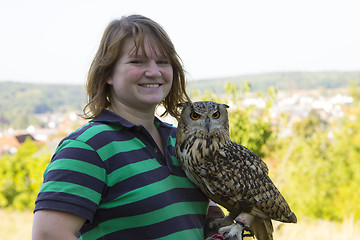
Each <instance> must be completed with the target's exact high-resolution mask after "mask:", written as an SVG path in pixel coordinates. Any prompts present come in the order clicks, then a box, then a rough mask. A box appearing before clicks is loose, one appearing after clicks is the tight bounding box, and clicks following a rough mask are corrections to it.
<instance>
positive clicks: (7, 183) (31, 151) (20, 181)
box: [0, 139, 50, 210]
mask: <svg viewBox="0 0 360 240" xmlns="http://www.w3.org/2000/svg"><path fill="white" fill-rule="evenodd" d="M49 159H50V153H49V151H48V150H46V149H45V148H41V147H39V146H38V145H37V144H36V143H35V142H34V141H32V140H30V139H27V140H26V141H25V142H24V144H23V145H22V146H21V148H20V149H19V150H18V152H17V153H15V154H14V155H8V154H5V155H4V156H2V157H1V158H0V166H1V170H0V179H1V182H0V208H12V209H17V210H24V209H33V208H34V203H35V199H36V196H37V193H38V192H39V190H40V187H41V184H42V176H43V172H44V170H45V167H46V165H47V164H48V162H49Z"/></svg>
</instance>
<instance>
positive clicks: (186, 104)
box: [177, 102, 191, 108]
mask: <svg viewBox="0 0 360 240" xmlns="http://www.w3.org/2000/svg"><path fill="white" fill-rule="evenodd" d="M190 105H191V102H183V103H178V105H177V106H178V107H182V108H183V107H185V106H190Z"/></svg>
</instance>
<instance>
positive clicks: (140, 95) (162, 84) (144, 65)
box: [107, 37, 173, 111]
mask: <svg viewBox="0 0 360 240" xmlns="http://www.w3.org/2000/svg"><path fill="white" fill-rule="evenodd" d="M144 50H145V51H144V52H143V49H142V48H141V47H140V48H139V50H138V52H137V53H136V52H135V44H134V41H133V39H132V38H129V39H127V40H125V43H124V45H123V48H122V51H121V54H120V57H119V59H118V60H117V62H116V65H115V67H114V71H113V74H112V75H111V77H110V78H109V79H108V81H107V83H108V84H109V85H111V86H112V88H111V106H112V107H118V106H119V107H121V106H126V107H129V108H131V109H135V110H139V111H142V110H149V109H152V110H155V107H156V105H158V104H159V103H160V102H162V100H163V99H164V98H165V97H166V96H167V95H168V94H169V92H170V89H171V86H172V81H173V68H172V66H171V64H170V60H169V59H168V58H167V57H166V56H163V55H161V52H160V50H159V47H158V45H157V43H156V40H155V39H154V38H151V37H145V39H144Z"/></svg>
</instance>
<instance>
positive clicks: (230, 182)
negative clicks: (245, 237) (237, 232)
mask: <svg viewBox="0 0 360 240" xmlns="http://www.w3.org/2000/svg"><path fill="white" fill-rule="evenodd" d="M182 106H183V110H182V114H181V117H180V120H179V124H178V130H177V136H176V152H177V156H178V158H179V161H180V164H181V166H182V168H183V170H184V171H185V173H186V174H187V176H188V177H189V178H190V179H191V180H192V181H193V182H194V183H195V184H196V185H197V186H198V187H199V188H200V189H201V190H202V191H203V192H204V193H205V194H206V195H207V196H208V197H209V198H210V199H212V200H213V201H214V202H216V203H218V204H220V205H222V206H223V207H225V208H226V209H227V210H228V211H229V213H230V216H231V217H232V218H235V217H237V216H238V215H239V214H240V213H242V212H245V213H249V214H251V215H253V216H255V221H253V222H254V225H255V224H256V226H255V227H254V228H256V229H255V230H254V231H255V234H256V232H258V234H256V235H257V238H258V239H272V238H263V237H261V238H260V237H259V236H260V235H259V234H260V233H259V231H261V230H259V226H263V227H261V228H260V229H265V230H263V231H264V232H267V231H272V225H271V219H273V220H277V221H282V222H296V216H295V214H294V213H293V212H292V211H291V210H290V207H289V205H288V204H287V202H286V200H285V199H284V197H283V196H282V195H281V193H280V192H279V190H278V189H277V188H276V186H275V184H274V183H273V182H272V180H271V179H270V178H269V176H268V168H267V166H266V164H265V162H263V161H262V160H261V159H260V158H259V157H258V156H257V155H256V154H254V153H253V152H251V151H250V150H249V149H247V148H246V147H244V146H242V145H240V144H237V143H235V142H233V141H231V139H230V136H229V124H228V113H227V110H226V108H227V106H226V105H224V104H218V103H215V102H195V103H185V104H183V105H182ZM269 222H270V225H271V226H269ZM266 234H268V233H266ZM266 234H265V235H266ZM271 235H272V232H271Z"/></svg>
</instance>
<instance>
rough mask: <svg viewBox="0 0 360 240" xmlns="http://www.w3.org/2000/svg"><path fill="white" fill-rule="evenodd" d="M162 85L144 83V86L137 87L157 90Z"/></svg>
mask: <svg viewBox="0 0 360 240" xmlns="http://www.w3.org/2000/svg"><path fill="white" fill-rule="evenodd" d="M161 85H162V84H160V83H144V84H139V86H141V87H146V88H158V87H160V86H161Z"/></svg>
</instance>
